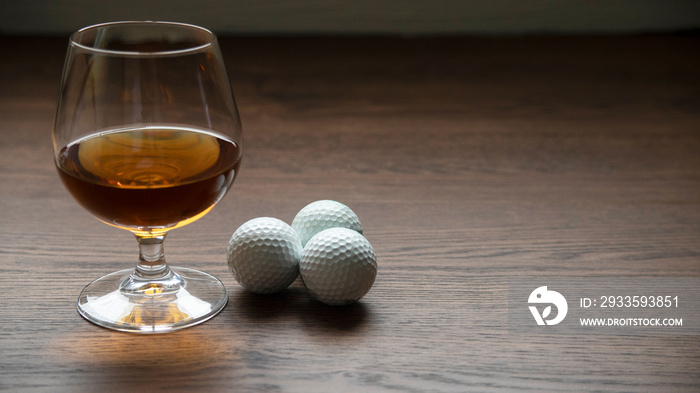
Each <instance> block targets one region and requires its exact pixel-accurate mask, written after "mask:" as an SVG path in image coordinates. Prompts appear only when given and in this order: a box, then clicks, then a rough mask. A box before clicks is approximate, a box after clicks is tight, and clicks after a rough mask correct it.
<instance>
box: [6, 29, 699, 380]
mask: <svg viewBox="0 0 700 393" xmlns="http://www.w3.org/2000/svg"><path fill="white" fill-rule="evenodd" d="M699 44H700V40H699V39H698V38H697V37H683V36H643V37H617V38H614V37H597V38H583V37H580V38H554V37H551V38H507V39H505V38H481V39H476V38H442V39H388V38H387V39H385V38H366V39H311V38H288V39H272V38H269V39H263V38H245V39H243V38H240V39H222V40H221V45H222V50H223V52H224V56H225V58H226V62H227V66H228V68H229V71H230V76H231V79H232V85H233V87H234V92H235V93H236V98H237V102H238V105H239V109H240V112H241V117H242V120H243V126H244V131H245V146H244V161H243V165H242V168H241V173H240V176H239V178H238V179H237V181H236V184H234V187H233V190H232V192H231V193H230V194H229V195H228V196H227V197H226V198H225V199H224V201H222V203H221V204H220V205H219V206H218V207H217V208H215V209H214V211H213V212H212V214H209V215H208V216H206V217H204V218H203V219H201V220H200V221H198V222H196V223H194V224H191V225H189V226H187V227H185V228H182V229H179V230H177V231H173V233H171V234H170V235H169V237H168V241H167V242H166V250H167V255H168V258H169V261H170V263H171V264H173V265H180V266H187V267H193V268H199V269H203V270H205V271H208V272H210V273H212V274H215V275H217V276H218V277H220V278H221V279H222V280H223V281H224V283H225V284H226V286H227V288H228V289H229V292H230V302H229V304H228V306H227V307H226V309H225V310H224V311H223V312H222V313H221V314H220V315H219V316H217V317H216V318H214V319H213V320H211V321H209V322H207V323H205V324H203V325H200V326H197V327H194V328H190V329H186V330H183V331H179V332H175V333H171V334H167V335H160V336H134V335H127V334H120V333H114V332H110V331H107V330H104V329H101V328H98V327H95V326H93V325H91V324H89V323H88V322H85V321H84V320H82V319H81V318H80V317H79V316H78V314H77V312H76V311H75V300H76V297H77V295H78V293H79V291H80V289H81V288H82V287H83V286H84V285H85V284H87V282H89V281H90V280H92V279H94V278H97V277H99V276H100V275H102V274H105V273H108V272H111V271H113V270H117V269H121V268H124V267H128V266H131V265H132V264H133V263H134V262H135V258H136V244H135V241H134V240H133V238H132V237H131V235H129V234H128V233H125V232H121V231H118V230H116V229H113V228H110V227H107V226H106V225H104V224H101V223H99V222H97V221H96V220H95V219H93V218H92V217H90V216H89V215H88V213H86V212H85V211H83V210H82V209H81V208H80V207H79V206H78V205H77V203H75V201H73V200H72V199H71V198H70V196H69V195H68V193H67V192H66V191H65V190H64V189H63V187H62V185H61V184H60V181H59V179H58V176H57V175H56V173H55V169H54V168H53V162H52V155H51V146H50V129H51V125H52V119H53V111H54V106H55V99H56V93H57V91H58V83H59V78H60V72H61V67H62V64H63V56H64V50H65V46H66V40H64V39H29V38H26V39H23V38H13V39H9V38H0V49H1V50H2V53H3V56H2V57H1V58H0V67H1V68H0V167H1V168H2V171H0V212H1V215H0V288H1V289H2V294H3V296H2V300H0V351H1V353H0V389H2V390H7V391H13V392H35V391H36V392H43V391H46V392H64V391H65V392H75V391H101V392H111V391H135V390H136V389H143V390H153V391H158V390H168V391H205V389H206V390H210V391H242V392H247V391H269V392H275V391H290V392H309V391H317V392H328V391H339V392H343V391H348V392H355V391H401V392H413V391H415V392H463V391H479V392H511V391H523V392H528V391H532V392H580V391H597V392H658V391H668V392H671V391H672V392H695V391H697V390H698V388H699V387H700V339H699V338H698V337H697V336H680V335H675V336H674V335H668V336H651V335H650V336H624V335H581V336H572V335H567V336H561V335H559V336H558V335H541V336H537V337H523V336H521V335H517V334H512V333H511V332H509V330H508V316H507V306H508V305H507V297H508V293H507V284H508V280H509V279H511V278H516V277H525V276H542V277H566V276H618V277H658V276H663V277H700V241H699V240H700V154H699V153H698V152H700V95H698V92H699V91H700V58H698V56H697V51H698V48H699V47H700V46H699ZM318 199H336V200H340V201H343V202H345V203H347V204H348V205H350V206H351V207H352V208H353V210H355V211H356V213H357V214H358V215H359V217H360V219H361V220H362V223H363V227H364V230H365V235H366V236H367V238H368V239H369V240H370V242H372V245H373V246H374V249H375V251H376V253H377V255H378V263H379V274H378V277H377V281H376V283H375V286H374V287H373V288H372V290H371V291H370V292H369V294H368V295H367V296H366V297H365V298H363V299H362V301H361V302H360V303H359V304H356V305H354V306H351V307H346V308H332V307H326V306H323V305H321V304H319V303H317V302H316V301H314V300H313V299H311V298H309V296H308V295H307V293H306V291H305V290H304V288H303V285H302V284H301V283H300V282H296V283H295V284H293V286H292V287H291V288H290V289H289V290H287V291H284V292H282V293H280V294H278V295H273V296H255V295H252V294H249V293H247V292H245V291H243V290H242V289H241V288H240V286H238V284H237V283H236V282H235V280H234V279H233V277H232V276H231V275H230V274H229V273H228V271H227V267H226V262H225V261H226V255H225V253H226V244H227V241H228V238H229V237H230V235H231V234H232V233H233V231H234V230H235V229H236V228H237V227H238V226H239V225H241V224H242V223H243V222H245V221H246V220H248V219H251V218H254V217H258V216H272V217H277V218H280V219H282V220H285V221H287V222H291V220H292V218H293V217H294V215H295V214H296V212H297V211H298V210H299V209H300V208H301V207H303V206H304V205H305V204H307V203H309V202H311V201H314V200H318Z"/></svg>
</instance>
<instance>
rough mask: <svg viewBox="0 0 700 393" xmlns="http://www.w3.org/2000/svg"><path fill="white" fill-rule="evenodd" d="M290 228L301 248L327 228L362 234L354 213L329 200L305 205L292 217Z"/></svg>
mask: <svg viewBox="0 0 700 393" xmlns="http://www.w3.org/2000/svg"><path fill="white" fill-rule="evenodd" d="M292 228H294V230H295V231H297V234H298V235H299V239H300V240H301V245H302V246H305V245H306V243H307V242H308V241H309V240H310V239H311V238H312V237H314V235H316V234H317V233H319V232H321V231H323V230H325V229H329V228H348V229H352V230H354V231H357V232H359V233H362V225H360V219H359V218H357V215H356V214H355V212H353V211H352V210H350V208H349V207H347V206H345V205H344V204H342V203H340V202H336V201H330V200H322V201H316V202H312V203H310V204H308V205H306V206H305V207H304V208H303V209H301V210H300V211H299V213H297V215H296V217H294V220H293V221H292Z"/></svg>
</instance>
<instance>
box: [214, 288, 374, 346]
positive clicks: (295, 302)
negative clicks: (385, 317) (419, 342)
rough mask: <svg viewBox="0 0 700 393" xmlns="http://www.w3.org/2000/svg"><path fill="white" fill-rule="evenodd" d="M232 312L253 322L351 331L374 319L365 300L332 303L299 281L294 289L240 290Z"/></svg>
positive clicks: (231, 302) (228, 307)
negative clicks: (315, 296) (313, 294)
mask: <svg viewBox="0 0 700 393" xmlns="http://www.w3.org/2000/svg"><path fill="white" fill-rule="evenodd" d="M226 308H227V310H228V312H229V313H233V314H234V316H235V314H238V315H239V316H240V317H241V318H243V319H244V320H250V321H252V322H261V323H264V322H266V321H268V322H269V321H273V320H274V321H276V322H287V321H288V322H294V321H301V322H302V323H303V325H304V326H305V327H306V328H307V329H310V330H319V331H322V332H323V331H325V332H335V333H343V332H347V333H351V332H355V331H357V330H360V329H363V328H364V327H365V326H366V325H367V324H368V323H369V322H370V321H371V319H372V315H371V312H370V308H369V306H368V305H366V304H364V303H363V302H362V301H359V302H357V303H353V304H350V305H347V306H328V305H325V304H323V303H321V302H319V301H317V300H315V299H313V298H312V297H311V295H309V294H308V292H307V291H306V289H305V288H304V286H303V284H301V283H299V282H298V281H297V282H296V283H295V284H293V285H292V286H291V287H290V288H288V289H286V290H284V291H281V292H278V293H275V294H271V295H259V294H255V293H252V292H248V291H245V290H242V289H241V290H238V291H236V292H234V293H233V294H232V295H231V298H230V301H229V304H228V305H227V306H226Z"/></svg>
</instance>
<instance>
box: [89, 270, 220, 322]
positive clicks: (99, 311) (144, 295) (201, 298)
mask: <svg viewBox="0 0 700 393" xmlns="http://www.w3.org/2000/svg"><path fill="white" fill-rule="evenodd" d="M170 270H171V271H170V272H169V273H168V274H167V276H166V277H165V278H161V279H159V280H157V281H154V280H148V279H144V278H141V277H139V276H138V275H137V274H135V272H134V269H126V270H120V271H118V272H114V273H111V274H108V275H106V276H104V277H101V278H98V279H97V280H95V281H93V282H91V283H90V284H88V285H87V286H86V287H85V288H84V289H83V291H82V292H81V293H80V297H79V298H78V312H79V313H80V315H82V316H83V318H85V319H87V320H88V321H90V322H92V323H94V324H96V325H99V326H102V327H105V328H108V329H114V330H119V331H123V332H133V333H165V332H170V331H173V330H177V329H182V328H186V327H189V326H193V325H197V324H200V323H202V322H204V321H207V320H209V319H211V318H213V317H214V316H215V315H216V314H218V313H219V311H221V310H223V308H224V307H225V306H226V302H227V301H228V295H227V294H226V288H225V287H224V284H223V283H222V282H221V281H219V279H218V278H216V277H214V276H212V275H210V274H207V273H204V272H200V271H198V270H194V269H187V268H182V267H173V268H170Z"/></svg>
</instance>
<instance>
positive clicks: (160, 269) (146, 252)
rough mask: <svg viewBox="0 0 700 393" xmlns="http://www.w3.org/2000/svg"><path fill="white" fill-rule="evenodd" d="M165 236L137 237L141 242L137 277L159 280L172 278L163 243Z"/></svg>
mask: <svg viewBox="0 0 700 393" xmlns="http://www.w3.org/2000/svg"><path fill="white" fill-rule="evenodd" d="M164 240H165V234H162V235H160V236H153V237H143V236H139V235H136V241H138V242H139V263H138V265H137V266H136V271H135V272H134V273H135V275H136V276H137V277H139V278H142V279H148V280H159V279H165V278H168V276H170V274H171V272H170V268H169V267H168V264H167V263H166V262H165V252H164V248H163V241H164Z"/></svg>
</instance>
